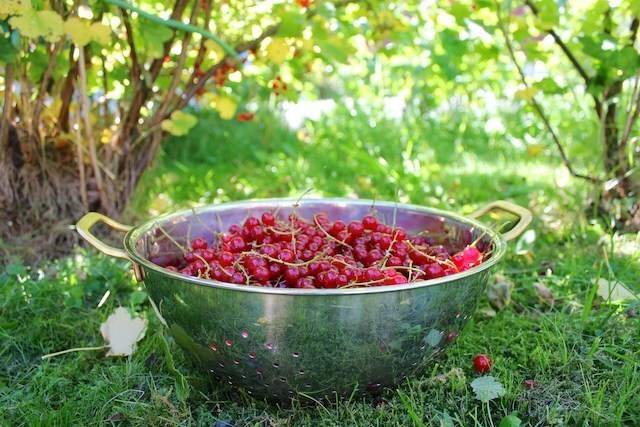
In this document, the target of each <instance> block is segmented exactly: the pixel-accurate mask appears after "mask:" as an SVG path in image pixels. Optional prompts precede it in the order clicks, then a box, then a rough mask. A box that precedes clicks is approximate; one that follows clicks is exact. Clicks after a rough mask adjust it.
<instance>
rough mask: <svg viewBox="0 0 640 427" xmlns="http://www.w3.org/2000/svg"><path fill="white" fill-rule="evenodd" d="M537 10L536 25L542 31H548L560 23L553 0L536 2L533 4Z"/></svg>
mask: <svg viewBox="0 0 640 427" xmlns="http://www.w3.org/2000/svg"><path fill="white" fill-rule="evenodd" d="M533 3H534V5H535V6H536V7H537V8H538V23H539V24H540V27H541V28H542V29H544V30H550V29H552V28H553V27H555V26H557V25H558V23H559V22H560V14H559V13H558V5H556V2H555V1H554V0H537V1H534V2H533Z"/></svg>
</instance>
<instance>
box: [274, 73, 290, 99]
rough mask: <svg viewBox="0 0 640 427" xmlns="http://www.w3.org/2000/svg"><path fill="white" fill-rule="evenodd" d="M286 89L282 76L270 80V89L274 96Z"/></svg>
mask: <svg viewBox="0 0 640 427" xmlns="http://www.w3.org/2000/svg"><path fill="white" fill-rule="evenodd" d="M287 89H288V86H287V84H286V83H285V82H283V81H282V78H281V77H280V76H276V77H275V78H274V79H273V81H272V82H271V90H272V91H273V93H274V95H275V96H278V95H280V93H281V92H284V91H286V90H287Z"/></svg>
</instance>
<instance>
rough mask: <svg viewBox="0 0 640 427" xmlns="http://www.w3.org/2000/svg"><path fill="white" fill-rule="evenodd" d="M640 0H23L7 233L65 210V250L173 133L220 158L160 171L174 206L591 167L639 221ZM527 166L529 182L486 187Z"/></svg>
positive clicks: (8, 106) (50, 225)
mask: <svg viewBox="0 0 640 427" xmlns="http://www.w3.org/2000/svg"><path fill="white" fill-rule="evenodd" d="M639 16H640V8H639V7H638V6H637V4H636V2H634V1H632V0H622V1H615V2H613V1H612V2H608V1H605V0H591V1H585V2H568V1H554V0H536V1H533V0H524V1H504V2H501V1H500V2H494V1H486V0H479V1H472V0H461V1H449V2H435V1H409V2H382V1H373V0H372V1H367V2H360V1H355V0H354V1H348V0H342V1H319V0H315V1H314V0H295V1H290V0H287V1H264V2H260V3H255V2H249V1H233V0H225V1H220V2H214V1H212V0H197V1H196V0H194V1H190V0H171V1H169V0H163V1H148V0H141V1H138V2H132V3H129V2H123V1H121V0H92V1H89V2H76V1H71V0H54V1H50V2H49V1H47V2H45V1H42V0H33V1H31V0H11V1H7V2H3V3H2V5H1V6H0V24H1V25H0V27H1V29H2V34H3V36H2V37H0V52H2V53H1V54H0V68H2V70H3V73H2V74H1V75H0V91H1V93H0V95H1V99H2V122H1V126H2V127H1V128H0V150H1V151H2V154H3V156H2V160H1V161H0V181H1V183H2V185H0V188H2V190H1V191H0V201H1V202H2V204H3V206H4V207H5V209H3V211H2V213H1V214H2V217H1V218H0V220H1V221H0V224H2V225H0V228H1V230H2V233H1V234H0V236H2V241H1V242H0V248H2V250H3V252H5V253H7V252H8V248H11V247H13V246H14V245H12V243H11V242H12V241H15V239H16V238H22V239H24V238H26V237H33V238H37V237H39V236H40V235H41V234H42V230H47V232H48V234H49V238H48V242H42V245H40V246H42V247H44V246H46V244H48V247H49V248H51V251H52V254H53V255H55V254H56V253H57V250H58V249H60V250H61V251H62V252H64V251H65V250H66V249H65V248H68V247H70V244H73V243H74V241H75V238H74V236H73V234H72V233H70V232H69V224H70V223H72V222H73V221H74V220H75V219H76V218H78V217H79V216H80V215H81V214H82V213H83V212H85V211H87V210H99V211H102V212H105V213H107V214H109V215H112V216H116V217H118V216H119V215H120V214H121V213H122V211H123V209H125V207H126V206H127V205H128V204H133V205H135V206H138V207H140V204H141V203H143V202H142V201H141V200H143V199H144V197H142V199H135V198H134V199H133V201H132V194H133V193H134V191H135V189H136V187H137V186H138V183H139V181H140V179H141V178H142V177H143V173H144V171H145V170H147V168H148V167H149V165H151V164H152V163H153V162H154V161H155V160H157V159H158V156H157V154H158V150H159V149H160V147H162V152H161V156H165V158H167V159H172V160H177V161H178V162H177V163H176V165H175V168H179V164H180V162H179V161H180V159H181V158H184V157H185V156H186V157H192V156H194V155H198V156H201V157H202V161H201V162H200V165H201V166H198V168H200V167H201V170H200V169H199V170H198V172H197V173H195V171H194V170H190V171H182V172H180V171H179V169H176V170H174V171H173V172H172V173H192V175H193V176H194V178H193V179H194V183H193V188H192V191H191V192H184V193H183V194H181V195H178V194H174V195H171V196H170V195H168V194H167V193H169V192H172V191H177V189H176V188H172V187H171V186H170V184H171V180H172V178H171V176H172V173H169V172H167V175H166V176H163V177H162V186H163V188H159V187H157V186H156V187H149V186H143V187H142V189H138V192H139V193H141V194H149V193H152V194H155V195H156V196H157V197H156V199H157V200H156V201H154V202H153V203H155V204H156V205H157V207H158V208H157V209H152V210H153V212H154V213H159V212H160V211H161V209H159V207H162V202H159V201H158V200H161V199H162V197H165V196H166V197H169V198H170V199H172V200H184V203H187V204H193V203H210V202H216V201H222V200H226V199H237V198H246V197H251V196H252V194H255V192H254V189H255V188H256V187H257V186H268V187H271V186H273V188H272V189H271V190H270V191H269V193H270V194H273V195H274V196H275V195H283V194H291V193H296V192H300V191H303V190H304V189H305V188H306V187H314V188H317V189H318V193H320V194H331V195H340V196H349V197H356V196H375V195H376V194H377V195H378V196H380V197H382V196H384V197H387V198H388V197H394V195H395V194H396V193H397V194H398V197H399V198H400V199H401V200H405V199H406V200H411V201H415V202H420V203H422V202H423V201H424V200H430V199H429V198H432V199H433V198H435V199H437V200H441V201H442V203H444V204H453V203H455V202H456V200H458V199H460V201H461V202H463V203H464V202H466V201H472V200H477V199H481V198H502V197H509V196H510V195H511V194H512V193H518V192H527V191H528V192H534V193H535V192H536V191H538V190H539V191H542V190H544V189H546V190H548V191H557V190H558V189H559V187H562V183H565V182H566V181H567V179H568V176H572V177H576V178H578V179H579V180H581V181H584V182H583V183H581V184H579V185H580V186H584V189H585V192H584V194H583V196H584V197H583V198H582V200H581V204H582V205H583V206H584V208H586V209H589V210H590V212H592V213H596V214H601V215H606V216H607V218H608V220H609V221H610V222H611V223H612V224H613V226H614V227H615V228H621V229H622V228H626V229H637V226H638V221H639V219H638V218H639V217H640V210H639V209H638V197H637V194H638V193H637V190H638V183H639V181H640V179H638V173H637V168H638V166H637V160H638V153H639V150H640V148H639V146H638V136H637V117H638V113H639V112H640V91H639V90H638V80H639V79H638V74H639V72H640V54H639V51H638V42H637V32H638V19H639ZM238 122H241V123H238ZM239 124H242V125H244V126H238V125H239ZM190 133H196V135H197V136H198V137H199V138H197V140H199V142H198V143H197V146H189V145H188V144H195V143H194V142H185V140H188V141H194V139H193V138H191V139H189V138H186V137H185V135H189V134H190ZM191 136H192V137H193V135H191ZM167 137H170V138H168V139H167ZM185 138H186V139H185ZM240 153H241V154H240ZM215 158H220V159H223V160H227V159H228V160H230V161H229V162H224V161H223V163H222V166H220V165H217V166H216V168H215V169H214V168H213V167H212V165H211V164H210V163H208V162H210V161H211V160H212V159H215ZM516 158H519V159H521V160H527V164H528V165H530V167H528V168H526V169H522V168H521V167H519V166H512V165H515V164H517V162H514V159H516ZM252 159H257V160H263V161H264V160H265V159H266V160H269V162H270V163H273V165H272V166H270V169H269V170H268V171H265V174H266V175H269V176H271V177H272V178H271V179H270V180H269V181H265V180H263V179H261V180H259V181H257V182H252V178H253V177H254V176H258V177H264V175H261V174H259V175H255V174H253V173H252V170H251V168H252V166H251V165H252ZM232 165H233V167H234V168H235V173H231V172H229V174H227V175H225V174H222V173H221V170H220V167H222V169H224V168H227V167H228V168H231V167H232ZM469 165H471V166H469ZM552 165H553V166H552ZM559 165H561V166H559ZM294 166H296V167H300V166H303V167H304V169H305V170H308V171H309V172H310V176H312V178H311V179H310V178H309V177H306V178H303V177H298V176H296V169H295V167H294ZM556 166H559V167H560V168H562V169H561V170H556ZM510 167H513V168H515V169H518V170H517V171H516V172H518V175H519V176H520V178H519V179H521V180H522V182H520V183H513V182H512V183H509V184H508V185H507V184H504V185H501V184H500V183H499V182H498V187H497V188H498V189H499V192H498V194H495V195H492V196H491V197H489V195H483V194H482V191H478V190H477V189H478V188H483V187H486V185H488V184H489V183H492V184H493V183H495V181H496V180H497V181H499V180H500V173H499V172H500V171H503V170H505V168H506V169H508V168H510ZM357 169H360V172H359V173H358V176H359V177H360V178H358V179H357V180H356V181H355V182H354V181H351V182H346V181H340V180H337V181H336V180H335V178H340V176H341V174H343V173H344V176H345V177H346V176H351V175H349V173H350V172H353V171H354V170H357ZM325 176H326V177H332V178H333V181H332V182H333V183H334V184H332V185H331V186H329V187H328V184H327V182H325V181H323V179H324V178H323V177H325ZM431 178H438V179H441V181H439V183H438V184H435V183H432V182H430V180H431ZM216 179H217V180H220V179H231V180H236V181H237V182H235V181H233V184H234V185H233V186H232V187H233V188H235V189H237V192H235V191H231V190H228V189H227V190H225V191H224V193H225V194H218V193H219V192H220V188H222V187H224V186H220V185H218V186H217V188H212V186H213V187H215V186H216V185H214V184H213V182H214V181H215V180H216ZM558 180H559V181H558ZM335 182H341V183H340V184H335ZM558 182H560V184H561V185H558ZM201 186H206V187H207V188H206V189H204V188H202V189H201ZM149 196H150V194H149ZM165 208H166V209H170V208H171V206H166V207H165ZM135 210H136V209H130V210H129V212H133V211H135ZM138 211H139V210H138ZM16 236H19V237H16ZM43 245H44V246H43Z"/></svg>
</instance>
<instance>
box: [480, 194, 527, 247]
mask: <svg viewBox="0 0 640 427" xmlns="http://www.w3.org/2000/svg"><path fill="white" fill-rule="evenodd" d="M491 211H505V212H509V213H511V214H514V215H515V216H517V217H518V222H517V223H516V225H515V226H513V228H512V229H511V230H509V231H507V232H506V233H502V237H504V239H505V240H507V241H509V240H512V239H515V238H516V237H518V236H519V235H520V234H522V232H523V231H524V230H525V229H526V228H527V226H528V225H529V224H530V223H531V220H532V219H533V214H532V213H531V211H530V210H529V209H527V208H523V207H522V206H520V205H516V204H515V203H511V202H507V201H506V200H496V201H495V202H491V203H488V204H487V205H485V206H483V207H481V208H480V209H478V210H477V211H475V212H474V213H472V214H471V215H469V217H471V218H473V219H478V218H480V217H481V216H482V215H485V214H486V213H488V212H491Z"/></svg>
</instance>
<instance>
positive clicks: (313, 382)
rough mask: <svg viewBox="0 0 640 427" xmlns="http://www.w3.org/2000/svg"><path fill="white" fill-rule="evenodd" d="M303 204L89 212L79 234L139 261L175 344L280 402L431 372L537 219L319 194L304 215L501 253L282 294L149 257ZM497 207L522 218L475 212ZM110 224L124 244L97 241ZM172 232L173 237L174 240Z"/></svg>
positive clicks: (212, 370) (377, 386)
mask: <svg viewBox="0 0 640 427" xmlns="http://www.w3.org/2000/svg"><path fill="white" fill-rule="evenodd" d="M294 204H295V200H291V199H273V200H258V201H250V202H237V203H228V204H221V205H215V206H206V207H202V208H198V209H194V210H183V211H180V212H176V213H172V214H169V215H165V216H162V217H158V218H155V219H152V220H150V221H147V222H145V223H143V224H141V225H139V226H137V227H133V228H132V227H129V226H126V225H122V224H119V223H117V222H115V221H113V220H111V219H110V218H107V217H104V216H102V215H100V214H97V213H93V212H92V213H89V214H87V215H86V216H85V217H83V218H82V219H81V220H80V221H79V222H78V224H77V229H78V232H79V233H80V234H81V235H82V236H83V237H84V238H85V239H86V240H87V241H89V243H91V244H92V245H94V246H95V247H97V248H98V249H99V250H101V251H102V252H104V253H107V254H109V255H112V256H117V257H121V258H126V259H129V260H131V261H132V263H133V267H134V271H135V273H136V277H137V278H138V280H143V281H144V284H145V286H146V288H147V290H148V293H149V296H150V299H151V301H152V304H153V306H154V308H155V310H156V314H157V315H158V317H159V318H160V319H161V321H162V322H163V324H164V325H165V326H166V327H167V328H168V329H169V331H170V333H171V334H172V336H173V337H174V338H175V340H176V341H177V342H178V343H179V344H180V345H181V346H182V347H183V348H184V349H185V350H186V351H187V352H188V353H189V355H190V356H192V357H193V358H194V359H195V361H196V362H197V363H198V364H199V365H201V366H202V367H203V368H204V369H205V370H206V371H207V372H208V373H209V374H211V375H212V376H213V377H214V378H215V379H217V380H218V381H220V382H221V383H223V384H226V385H228V386H232V387H235V388H240V389H243V390H245V391H246V393H248V394H250V395H253V396H255V397H258V398H264V399H267V400H271V401H279V402H284V401H289V400H291V399H292V398H298V399H312V400H319V399H320V400H321V399H326V398H329V399H331V400H335V399H336V397H348V396H351V395H352V394H353V393H362V394H367V393H371V394H375V393H378V392H379V391H380V390H381V389H382V388H384V387H392V386H394V385H397V384H398V383H399V382H400V381H401V380H403V379H404V378H406V377H414V376H419V375H421V374H423V373H425V372H426V369H427V368H428V366H429V365H430V363H431V362H432V359H433V358H434V357H436V356H437V355H438V354H440V353H441V352H443V351H444V349H445V348H446V347H447V346H448V345H450V344H451V343H452V342H453V341H454V340H455V338H456V337H457V336H458V335H459V334H460V332H461V331H462V328H463V326H464V324H465V323H466V322H467V320H468V319H469V317H470V316H471V315H472V314H473V312H474V310H475V308H476V305H477V303H478V301H479V300H480V298H481V296H482V293H483V292H484V290H485V285H486V283H487V280H488V277H489V272H490V270H491V268H492V267H493V266H494V265H496V263H498V262H499V261H500V259H501V258H502V257H503V255H504V253H505V250H506V240H507V239H511V238H513V237H515V236H517V235H518V234H519V233H521V232H522V230H523V229H524V228H525V227H526V226H527V224H528V223H529V222H530V220H531V214H530V212H529V211H528V210H526V209H524V208H522V207H519V206H517V205H513V204H511V203H507V202H503V201H498V202H493V203H491V204H489V205H487V206H485V207H484V208H483V209H481V210H480V211H478V212H476V213H475V214H474V215H472V216H471V218H469V217H463V216H460V215H456V214H454V213H450V212H444V211H440V210H437V209H431V208H426V207H421V206H414V205H405V204H396V203H389V202H379V201H376V202H373V201H371V200H348V199H308V200H303V201H302V202H300V204H299V206H297V207H296V208H295V209H296V212H297V213H298V215H300V216H302V217H304V218H312V216H313V214H315V213H318V212H324V213H326V214H327V215H328V216H329V219H331V220H334V221H335V220H337V219H341V220H343V221H350V220H353V219H361V218H362V217H363V216H364V215H366V214H369V213H372V212H375V214H376V215H377V217H378V218H379V220H382V221H384V222H386V223H388V224H391V223H393V224H397V225H398V226H402V227H404V228H405V229H407V231H409V232H411V233H417V232H426V233H429V235H430V236H432V237H433V238H434V239H435V240H436V241H437V242H440V243H442V244H445V245H447V246H450V247H454V248H460V249H462V248H464V247H465V246H466V245H468V244H470V243H472V242H474V241H475V240H477V239H478V246H479V248H480V249H482V250H485V251H489V253H490V256H489V257H488V259H486V260H485V261H484V262H483V263H482V264H480V265H479V266H477V267H474V268H472V269H470V270H467V271H464V272H462V273H458V274H455V275H453V276H448V277H443V278H439V279H434V280H429V281H422V282H416V283H410V284H406V285H394V286H381V287H370V288H350V289H317V290H308V289H280V288H265V287H258V286H246V285H233V284H227V283H222V282H216V281H211V280H205V279H199V278H195V277H187V276H183V275H181V274H179V273H174V272H172V271H169V270H167V269H164V268H162V267H160V266H158V265H156V264H154V263H153V262H151V261H149V260H150V259H153V258H154V257H162V256H175V255H178V254H179V253H180V252H179V250H178V249H177V247H176V242H177V243H179V244H185V246H186V242H187V240H188V239H189V238H192V237H195V236H203V237H205V238H208V239H214V238H215V233H217V232H224V231H226V230H227V229H228V227H229V226H230V225H231V224H233V223H240V222H242V221H243V220H244V219H245V218H246V217H247V216H249V215H256V214H261V213H262V212H264V211H267V210H269V211H272V212H273V211H277V212H278V214H279V215H283V216H286V215H288V214H289V213H290V212H291V211H292V210H293V209H294V207H293V205H294ZM490 210H504V211H508V212H511V213H513V214H515V215H516V216H518V217H519V221H518V223H517V224H516V226H515V227H514V228H513V229H512V230H511V231H509V232H508V233H505V234H504V235H503V234H500V233H498V232H497V231H495V230H493V229H491V228H489V227H487V226H485V225H483V224H482V223H480V222H478V221H476V220H475V219H473V218H474V217H477V216H479V215H482V214H484V213H486V212H488V211H490ZM97 222H105V223H107V224H108V225H110V226H112V227H113V228H115V229H117V230H121V231H127V234H126V236H125V237H124V250H122V249H119V248H115V247H112V246H108V245H106V244H105V243H103V242H102V241H100V240H99V239H97V238H96V237H95V236H94V235H93V234H92V233H91V232H90V229H91V227H92V226H93V225H94V224H96V223H97ZM167 235H170V236H171V238H168V237H167Z"/></svg>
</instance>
